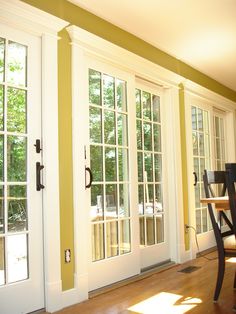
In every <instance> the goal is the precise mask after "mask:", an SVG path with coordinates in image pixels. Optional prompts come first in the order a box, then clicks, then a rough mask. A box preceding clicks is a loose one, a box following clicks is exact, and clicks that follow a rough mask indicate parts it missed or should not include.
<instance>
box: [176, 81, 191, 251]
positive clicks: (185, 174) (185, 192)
mask: <svg viewBox="0 0 236 314" xmlns="http://www.w3.org/2000/svg"><path fill="white" fill-rule="evenodd" d="M179 112H180V139H181V164H182V189H183V215H184V224H187V225H189V210H188V207H189V199H188V190H187V188H186V187H187V186H188V172H187V144H186V123H185V101H184V86H183V84H180V85H179ZM189 241H190V239H189V233H186V234H185V249H186V250H189V247H190V243H189Z"/></svg>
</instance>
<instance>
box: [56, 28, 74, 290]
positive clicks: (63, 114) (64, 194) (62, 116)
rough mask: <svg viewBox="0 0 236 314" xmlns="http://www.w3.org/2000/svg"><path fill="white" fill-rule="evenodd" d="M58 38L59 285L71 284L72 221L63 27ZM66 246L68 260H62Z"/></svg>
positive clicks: (68, 56) (67, 55)
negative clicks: (60, 280) (69, 252)
mask: <svg viewBox="0 0 236 314" xmlns="http://www.w3.org/2000/svg"><path fill="white" fill-rule="evenodd" d="M59 36H60V38H61V39H60V40H59V41H58V123H59V177H60V222H61V273H62V289H63V290H68V289H71V288H73V287H74V279H73V278H74V234H73V231H74V227H73V226H74V221H73V185H72V184H73V172H72V106H71V45H70V44H69V43H70V38H69V35H68V33H67V31H66V30H62V31H61V32H60V33H59ZM65 249H70V250H71V262H70V263H65Z"/></svg>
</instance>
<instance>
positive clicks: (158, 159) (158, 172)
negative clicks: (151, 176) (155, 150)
mask: <svg viewBox="0 0 236 314" xmlns="http://www.w3.org/2000/svg"><path fill="white" fill-rule="evenodd" d="M154 168H155V181H156V182H160V181H161V176H162V156H161V155H159V154H155V155H154Z"/></svg>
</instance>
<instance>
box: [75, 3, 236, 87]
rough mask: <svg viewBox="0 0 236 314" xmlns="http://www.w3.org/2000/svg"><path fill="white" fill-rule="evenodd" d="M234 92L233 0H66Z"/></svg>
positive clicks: (235, 32) (235, 27)
mask: <svg viewBox="0 0 236 314" xmlns="http://www.w3.org/2000/svg"><path fill="white" fill-rule="evenodd" d="M70 1H71V2H73V3H75V4H77V5H78V6H80V7H82V8H84V9H86V10H88V11H90V12H92V13H94V14H95V15H97V16H99V17H101V18H103V19H105V20H107V21H109V22H111V23H112V24H114V25H116V26H119V27H120V28H122V29H124V30H126V31H128V32H130V33H132V34H134V35H136V36H138V37H140V38H141V39H143V40H145V41H147V42H149V43H150V44H152V45H154V46H156V47H158V48H159V49H161V50H163V51H165V52H167V53H169V54H170V55H172V56H174V57H176V58H178V59H180V60H182V61H183V62H185V63H187V64H189V65H190V66H192V67H194V68H195V69H197V70H199V71H201V72H202V73H205V74H207V75H208V76H210V77H212V78H213V79H215V80H217V81H218V82H220V83H222V84H223V85H225V86H227V87H229V88H231V89H233V90H235V91H236V0H70Z"/></svg>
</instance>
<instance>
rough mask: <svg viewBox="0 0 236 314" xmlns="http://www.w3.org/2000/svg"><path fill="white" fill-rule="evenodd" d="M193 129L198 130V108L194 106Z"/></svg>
mask: <svg viewBox="0 0 236 314" xmlns="http://www.w3.org/2000/svg"><path fill="white" fill-rule="evenodd" d="M192 129H193V130H197V109H196V107H192Z"/></svg>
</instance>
